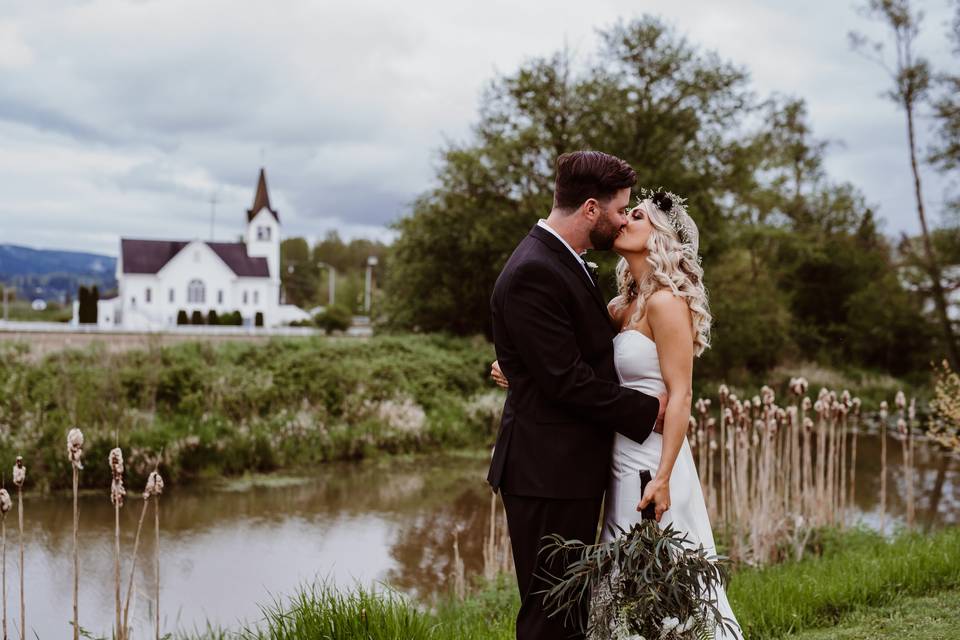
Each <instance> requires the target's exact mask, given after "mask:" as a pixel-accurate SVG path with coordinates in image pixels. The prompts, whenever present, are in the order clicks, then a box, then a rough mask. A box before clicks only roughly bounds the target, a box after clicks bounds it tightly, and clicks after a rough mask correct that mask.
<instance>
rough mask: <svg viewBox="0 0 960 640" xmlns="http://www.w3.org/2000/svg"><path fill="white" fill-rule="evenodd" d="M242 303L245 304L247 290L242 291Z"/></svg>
mask: <svg viewBox="0 0 960 640" xmlns="http://www.w3.org/2000/svg"><path fill="white" fill-rule="evenodd" d="M243 304H247V292H246V291H244V292H243Z"/></svg>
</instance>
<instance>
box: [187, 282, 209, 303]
mask: <svg viewBox="0 0 960 640" xmlns="http://www.w3.org/2000/svg"><path fill="white" fill-rule="evenodd" d="M206 301H207V290H206V287H204V286H203V281H201V280H191V281H190V284H188V285H187V302H194V303H197V304H203V303H204V302H206Z"/></svg>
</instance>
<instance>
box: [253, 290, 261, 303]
mask: <svg viewBox="0 0 960 640" xmlns="http://www.w3.org/2000/svg"><path fill="white" fill-rule="evenodd" d="M253 304H260V292H259V291H254V292H253Z"/></svg>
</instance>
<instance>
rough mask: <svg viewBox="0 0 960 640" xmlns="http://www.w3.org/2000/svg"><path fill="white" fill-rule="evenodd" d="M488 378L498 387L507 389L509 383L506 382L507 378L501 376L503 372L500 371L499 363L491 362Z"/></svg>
mask: <svg viewBox="0 0 960 640" xmlns="http://www.w3.org/2000/svg"><path fill="white" fill-rule="evenodd" d="M490 377H491V378H493V381H494V382H496V383H497V386H498V387H502V388H504V389H508V388H509V387H510V383H509V382H507V377H506V376H505V375H503V371H501V370H500V362H499V361H497V360H494V361H493V364H492V365H490Z"/></svg>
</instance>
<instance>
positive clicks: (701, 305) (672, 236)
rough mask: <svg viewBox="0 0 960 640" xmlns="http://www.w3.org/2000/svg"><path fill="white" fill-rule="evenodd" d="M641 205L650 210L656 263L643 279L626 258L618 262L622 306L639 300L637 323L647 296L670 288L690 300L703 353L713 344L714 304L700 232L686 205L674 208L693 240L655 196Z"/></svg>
mask: <svg viewBox="0 0 960 640" xmlns="http://www.w3.org/2000/svg"><path fill="white" fill-rule="evenodd" d="M637 208H640V209H641V210H642V211H643V212H644V213H646V214H647V218H648V219H649V220H650V224H651V225H652V227H653V229H652V231H651V233H650V237H649V238H648V239H647V252H648V254H647V263H648V264H649V265H650V266H651V267H652V269H651V270H650V272H649V273H648V274H647V275H646V276H644V278H643V280H642V281H640V282H637V281H636V280H635V279H634V277H633V274H631V273H630V268H629V266H628V265H627V261H626V259H625V258H620V261H619V262H618V263H617V292H618V293H619V294H620V306H621V307H625V306H627V305H629V304H630V303H632V302H633V301H634V300H636V301H637V308H636V310H635V311H634V313H633V315H632V316H631V318H630V321H629V324H635V323H637V322H639V321H640V318H642V317H643V314H644V310H645V307H646V303H647V300H648V299H649V298H650V296H651V295H653V293H654V292H655V291H659V290H660V289H669V290H670V291H672V292H673V294H674V295H676V296H680V297H681V298H683V299H684V300H686V302H687V305H688V306H689V307H690V312H691V314H692V316H693V347H694V349H693V351H694V355H696V356H699V355H700V354H702V353H703V352H704V351H705V350H706V349H708V348H709V347H710V324H711V322H712V321H713V316H711V315H710V305H709V302H708V300H707V290H706V288H705V287H704V286H703V267H702V266H701V265H700V260H699V256H698V251H699V247H700V232H699V230H698V229H697V225H696V224H695V223H694V221H693V218H691V217H690V216H689V215H688V214H687V212H686V211H685V210H684V209H683V207H677V206H676V205H674V208H675V209H677V211H674V215H675V216H676V217H677V218H678V220H679V222H680V223H681V224H682V225H683V226H684V230H685V231H686V236H687V238H688V240H689V242H686V243H684V242H681V241H680V237H679V235H678V234H677V231H676V230H675V229H674V227H673V225H672V224H671V223H670V220H669V219H668V217H667V214H666V213H664V212H663V211H662V210H660V208H659V207H658V206H657V205H656V204H655V203H654V202H653V200H652V199H649V198H647V199H644V200H641V201H640V202H639V204H638V205H637Z"/></svg>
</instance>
